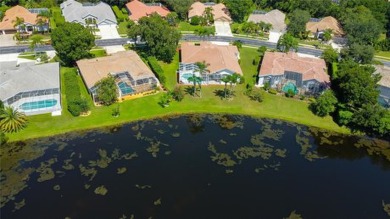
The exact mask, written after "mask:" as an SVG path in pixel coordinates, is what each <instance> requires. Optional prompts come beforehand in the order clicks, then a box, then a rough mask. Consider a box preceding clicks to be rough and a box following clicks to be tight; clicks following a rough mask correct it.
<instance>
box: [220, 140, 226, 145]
mask: <svg viewBox="0 0 390 219" xmlns="http://www.w3.org/2000/svg"><path fill="white" fill-rule="evenodd" d="M219 143H221V144H227V141H225V140H223V139H221V140H219Z"/></svg>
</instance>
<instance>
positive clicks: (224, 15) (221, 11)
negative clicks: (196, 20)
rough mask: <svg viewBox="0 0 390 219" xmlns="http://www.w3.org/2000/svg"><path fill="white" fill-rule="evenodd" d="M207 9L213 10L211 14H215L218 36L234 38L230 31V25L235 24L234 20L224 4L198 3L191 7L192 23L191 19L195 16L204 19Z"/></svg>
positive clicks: (189, 16) (189, 12) (189, 13)
mask: <svg viewBox="0 0 390 219" xmlns="http://www.w3.org/2000/svg"><path fill="white" fill-rule="evenodd" d="M206 8H211V9H212V10H211V13H212V14H213V19H214V26H215V32H216V35H218V36H233V34H232V31H231V29H230V24H231V23H232V22H233V20H232V18H231V17H230V14H229V10H228V9H227V8H226V6H225V5H224V4H222V3H218V4H216V3H214V2H206V3H201V2H198V1H197V2H195V3H193V4H192V5H191V8H190V10H189V11H188V19H189V20H190V21H191V18H193V17H195V16H199V17H202V16H203V15H204V13H205V10H206Z"/></svg>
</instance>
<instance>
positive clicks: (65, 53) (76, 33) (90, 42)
mask: <svg viewBox="0 0 390 219" xmlns="http://www.w3.org/2000/svg"><path fill="white" fill-rule="evenodd" d="M51 40H52V45H53V47H54V49H55V50H56V53H57V56H58V57H59V58H60V59H61V61H62V62H63V63H64V64H65V65H68V66H70V65H73V64H74V63H75V62H76V61H77V60H80V59H83V58H87V57H90V53H89V51H90V50H91V49H92V47H93V46H94V45H95V37H94V36H93V34H92V33H91V32H90V31H89V30H88V29H86V28H85V27H83V26H82V25H81V24H77V23H68V22H65V23H64V24H63V25H61V26H59V27H57V28H55V29H54V30H53V32H52V34H51Z"/></svg>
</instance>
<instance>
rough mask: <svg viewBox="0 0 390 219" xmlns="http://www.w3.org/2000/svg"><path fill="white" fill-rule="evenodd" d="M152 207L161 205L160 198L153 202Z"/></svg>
mask: <svg viewBox="0 0 390 219" xmlns="http://www.w3.org/2000/svg"><path fill="white" fill-rule="evenodd" d="M153 204H154V205H156V206H157V205H161V198H159V199H157V200H156V201H154V202H153Z"/></svg>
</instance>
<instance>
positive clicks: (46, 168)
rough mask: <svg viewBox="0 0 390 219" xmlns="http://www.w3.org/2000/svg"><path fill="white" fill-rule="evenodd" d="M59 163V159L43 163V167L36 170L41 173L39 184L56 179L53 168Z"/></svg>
mask: <svg viewBox="0 0 390 219" xmlns="http://www.w3.org/2000/svg"><path fill="white" fill-rule="evenodd" d="M56 162H57V158H52V159H50V160H48V161H46V162H41V166H40V167H38V168H37V169H36V172H37V173H39V178H38V179H37V181H38V182H44V181H47V180H51V179H53V178H54V177H55V174H54V171H53V169H52V168H50V167H51V165H52V164H54V163H56Z"/></svg>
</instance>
